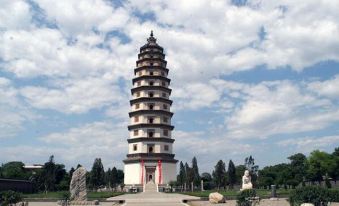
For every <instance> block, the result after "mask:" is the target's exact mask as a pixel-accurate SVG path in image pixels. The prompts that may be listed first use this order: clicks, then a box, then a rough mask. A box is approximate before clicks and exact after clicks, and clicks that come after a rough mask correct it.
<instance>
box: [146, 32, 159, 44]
mask: <svg viewBox="0 0 339 206" xmlns="http://www.w3.org/2000/svg"><path fill="white" fill-rule="evenodd" d="M147 42H148V43H149V44H156V42H157V39H156V38H154V36H153V30H151V34H150V37H148V39H147Z"/></svg>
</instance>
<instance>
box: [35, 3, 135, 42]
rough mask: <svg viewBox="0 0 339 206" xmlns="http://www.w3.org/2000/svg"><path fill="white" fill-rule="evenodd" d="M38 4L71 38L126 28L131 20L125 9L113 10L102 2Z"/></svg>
mask: <svg viewBox="0 0 339 206" xmlns="http://www.w3.org/2000/svg"><path fill="white" fill-rule="evenodd" d="M36 2H37V3H38V4H39V6H40V7H41V8H42V9H44V10H45V11H46V13H47V16H48V19H49V20H52V21H55V22H56V24H57V25H58V27H59V28H60V30H61V31H62V33H65V34H66V35H69V36H72V35H74V36H76V35H78V34H81V33H90V32H91V31H92V30H93V29H99V31H105V32H107V31H110V30H114V29H117V28H119V27H122V26H124V25H125V24H126V22H127V21H128V19H129V14H128V13H127V12H126V11H125V10H124V9H121V8H120V9H119V8H118V9H113V7H111V6H110V5H109V4H108V2H105V1H101V0H90V1H88V0H86V1H84V0H82V1H77V0H67V1H53V2H51V1H48V0H37V1H36Z"/></svg>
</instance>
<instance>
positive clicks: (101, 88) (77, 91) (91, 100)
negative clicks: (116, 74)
mask: <svg viewBox="0 0 339 206" xmlns="http://www.w3.org/2000/svg"><path fill="white" fill-rule="evenodd" d="M61 83H63V85H59V88H56V89H47V88H44V87H34V86H28V87H24V88H22V89H21V91H20V92H21V95H23V96H24V97H25V98H26V100H27V101H28V102H29V103H30V104H31V105H32V106H34V107H36V108H39V109H54V110H57V111H60V112H65V113H85V112H87V111H89V110H91V109H95V108H98V109H100V108H101V107H103V106H108V105H111V104H112V103H114V102H119V101H122V100H123V99H126V97H125V98H123V95H124V94H122V93H121V92H120V90H119V87H118V86H117V85H113V84H112V83H111V82H110V81H107V80H106V81H105V80H104V79H101V78H87V79H78V80H75V79H71V80H68V81H67V82H61ZM126 102H127V99H126Z"/></svg>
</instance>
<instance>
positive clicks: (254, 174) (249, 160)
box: [245, 155, 259, 187]
mask: <svg viewBox="0 0 339 206" xmlns="http://www.w3.org/2000/svg"><path fill="white" fill-rule="evenodd" d="M245 167H246V169H247V170H248V171H249V172H250V175H251V178H252V184H253V186H254V187H255V186H256V184H257V178H258V170H259V166H258V165H256V164H255V163H254V158H253V157H252V155H251V156H249V157H246V158H245Z"/></svg>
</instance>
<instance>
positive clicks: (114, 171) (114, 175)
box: [111, 167, 119, 188]
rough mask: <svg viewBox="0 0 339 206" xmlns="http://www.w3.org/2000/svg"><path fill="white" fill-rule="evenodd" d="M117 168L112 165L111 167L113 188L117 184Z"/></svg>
mask: <svg viewBox="0 0 339 206" xmlns="http://www.w3.org/2000/svg"><path fill="white" fill-rule="evenodd" d="M118 179H119V177H118V170H117V168H115V167H113V168H112V174H111V184H112V187H113V188H115V187H116V186H117V184H118Z"/></svg>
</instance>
